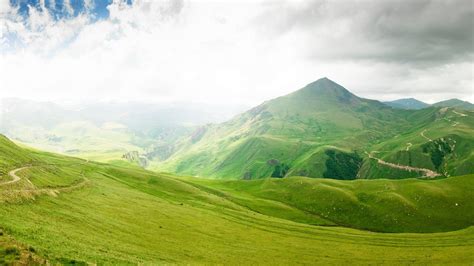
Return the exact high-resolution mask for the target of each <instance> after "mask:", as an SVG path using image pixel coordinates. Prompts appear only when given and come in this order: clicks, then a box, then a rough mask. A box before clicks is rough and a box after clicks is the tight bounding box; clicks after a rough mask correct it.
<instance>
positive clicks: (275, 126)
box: [152, 78, 474, 179]
mask: <svg viewBox="0 0 474 266" xmlns="http://www.w3.org/2000/svg"><path fill="white" fill-rule="evenodd" d="M456 112H457V111H456V110H452V109H445V108H444V109H440V108H425V109H422V110H401V109H396V108H391V107H389V106H387V105H385V104H382V103H380V102H378V101H373V100H368V99H363V98H360V97H357V96H355V95H353V94H352V93H350V92H349V91H348V90H346V89H345V88H343V87H342V86H340V85H338V84H336V83H335V82H333V81H331V80H329V79H327V78H323V79H320V80H317V81H316V82H313V83H311V84H308V85H307V86H305V87H304V88H302V89H300V90H298V91H296V92H294V93H291V94H289V95H286V96H283V97H279V98H276V99H273V100H271V101H267V102H265V103H263V104H261V105H259V106H257V107H255V108H253V109H251V110H249V111H247V112H245V113H243V114H241V115H239V116H237V117H235V118H234V119H232V120H230V121H228V122H225V123H222V124H217V125H209V126H205V127H201V128H199V130H197V131H195V132H194V133H193V134H192V135H191V136H189V137H187V138H183V139H182V140H181V141H180V142H178V143H177V144H176V145H175V148H174V150H175V152H174V154H173V155H172V156H171V157H170V158H169V159H167V160H165V161H161V162H156V163H155V164H154V165H153V164H152V167H153V168H154V169H159V170H165V171H170V172H175V173H179V174H186V175H195V176H208V177H215V178H234V179H255V178H262V177H270V176H273V177H284V176H290V175H300V176H309V177H327V178H336V179H355V178H401V177H402V178H403V177H416V176H422V175H423V174H422V173H417V172H410V171H405V170H401V169H394V168H390V167H388V169H387V167H386V166H384V165H380V164H378V163H376V162H374V160H373V159H370V158H369V156H368V155H367V154H366V152H367V153H369V152H370V153H369V154H371V152H372V151H379V148H380V147H385V146H384V145H385V143H387V145H391V148H390V149H388V151H389V152H390V154H384V157H383V158H388V159H392V157H393V156H395V155H393V154H392V153H393V152H394V153H397V152H401V151H403V150H406V147H407V143H412V144H411V145H415V144H416V145H419V146H416V147H414V148H413V149H412V150H411V151H412V153H414V154H415V153H416V155H415V156H414V157H420V158H421V157H423V158H424V157H427V156H428V157H429V156H432V154H431V155H430V152H429V151H428V150H433V147H431V148H429V147H428V148H423V147H421V145H423V144H426V145H429V144H427V142H429V141H428V139H427V138H422V137H420V133H421V132H423V130H430V129H433V130H435V129H438V128H441V129H442V130H438V131H437V135H438V136H439V137H438V138H443V137H449V136H453V135H456V136H457V138H458V140H459V141H463V142H465V143H468V144H469V143H472V138H473V137H472V136H473V135H474V123H473V121H472V114H471V113H466V114H462V115H464V116H461V115H458V114H456ZM458 120H459V121H458ZM449 123H451V124H449ZM455 123H458V124H456V125H455V126H452V127H451V126H450V127H447V128H444V127H445V126H446V125H453V124H455ZM461 129H462V130H461ZM427 132H430V131H427ZM400 136H412V137H413V138H414V139H412V138H407V139H405V138H401V137H400ZM420 138H421V139H420ZM469 145H471V144H469ZM417 147H418V148H419V149H418V150H417V149H415V148H417ZM463 149H464V148H463ZM458 150H459V149H458ZM371 156H374V155H371ZM387 156H388V157H387ZM434 156H437V155H434ZM470 156H471V154H470V152H468V151H467V149H464V151H462V152H461V153H459V154H457V155H456V156H454V155H453V156H444V157H443V158H442V159H441V161H442V163H443V165H444V164H446V165H447V167H445V168H447V171H442V174H446V175H454V174H456V175H459V174H469V173H473V170H472V168H469V167H467V165H466V166H463V167H462V168H461V170H456V167H457V166H459V165H463V162H462V161H466V162H468V161H470V158H471V157H470ZM393 163H396V161H393ZM409 163H411V164H408V165H410V166H413V167H421V166H423V167H427V168H429V169H430V170H433V171H441V170H440V168H439V166H437V165H436V164H428V165H426V164H425V163H424V162H423V161H422V160H421V159H420V160H418V159H415V160H413V161H410V162H409Z"/></svg>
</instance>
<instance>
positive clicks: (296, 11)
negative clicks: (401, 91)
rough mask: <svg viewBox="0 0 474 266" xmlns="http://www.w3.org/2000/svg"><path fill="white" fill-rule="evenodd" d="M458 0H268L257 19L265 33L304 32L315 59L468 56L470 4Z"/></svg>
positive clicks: (423, 60) (437, 60) (427, 60)
mask: <svg viewBox="0 0 474 266" xmlns="http://www.w3.org/2000/svg"><path fill="white" fill-rule="evenodd" d="M473 5H474V4H473V2H472V1H470V0H459V1H440V0H433V1H428V0H422V1H408V0H402V1H311V2H304V3H301V4H298V5H295V4H291V3H290V4H288V3H274V4H273V6H272V7H271V8H270V9H269V10H270V11H269V12H268V13H266V14H265V15H263V16H262V17H260V18H259V19H258V22H259V23H261V24H263V25H264V28H263V29H264V30H265V31H267V32H269V33H271V34H277V35H279V34H285V33H300V34H304V35H306V39H307V49H308V51H307V52H308V55H309V56H311V57H313V58H315V59H321V58H326V59H341V60H347V59H356V60H357V59H360V60H373V61H379V62H380V61H381V62H388V63H407V64H420V65H427V66H430V65H437V64H449V63H452V62H463V61H464V62H470V61H472V59H473V57H474V56H473V55H474V51H473V50H474V37H473V36H474V30H473V29H474V8H473Z"/></svg>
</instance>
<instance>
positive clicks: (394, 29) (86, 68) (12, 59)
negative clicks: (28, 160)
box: [0, 0, 474, 105]
mask: <svg viewBox="0 0 474 266" xmlns="http://www.w3.org/2000/svg"><path fill="white" fill-rule="evenodd" d="M473 59H474V8H473V3H472V1H470V0H457V1H449V0H444V1H441V0H440V1H435V0H432V1H428V0H417V1H412V0H406V1H405V0H403V1H401V0H400V1H356V0H354V1H349V0H347V1H345V0H344V1H276V0H270V1H255V0H254V1H243V0H240V1H188V0H184V1H181V0H177V1H144V0H141V1H138V0H136V1H130V0H128V1H101V0H55V1H54V0H24V1H22V0H11V1H9V0H0V97H20V98H27V99H34V100H50V101H109V100H111V101H129V100H133V101H147V102H173V101H181V102H182V101H194V102H204V103H216V102H218V103H229V104H246V105H253V104H258V103H260V102H262V101H264V100H267V99H270V98H274V97H277V96H280V95H283V94H286V93H289V92H291V91H294V90H296V89H298V88H301V87H303V86H304V85H305V84H307V83H309V82H312V81H314V80H316V79H318V78H321V77H325V76H326V77H328V78H330V79H332V80H334V81H336V82H338V83H339V84H341V85H343V86H344V87H346V88H347V89H349V90H350V91H352V92H353V93H355V94H357V95H359V96H362V97H366V98H373V99H379V100H393V99H397V98H406V97H415V98H418V99H420V100H423V101H426V102H435V101H439V100H443V99H448V98H455V97H456V98H460V99H463V100H468V101H471V102H474V95H473V91H474V80H473V79H474V77H473V75H474V73H473V71H474V70H473V69H474V63H473Z"/></svg>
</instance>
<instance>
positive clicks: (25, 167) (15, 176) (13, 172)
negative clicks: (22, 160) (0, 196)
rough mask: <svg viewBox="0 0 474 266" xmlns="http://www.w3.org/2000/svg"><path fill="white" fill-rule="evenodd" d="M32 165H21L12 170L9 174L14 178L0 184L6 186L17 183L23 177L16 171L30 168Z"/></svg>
mask: <svg viewBox="0 0 474 266" xmlns="http://www.w3.org/2000/svg"><path fill="white" fill-rule="evenodd" d="M30 167H31V166H23V167H20V168H17V169H14V170H11V171H10V172H8V175H9V176H10V177H11V178H13V179H12V180H10V181H7V182H3V183H0V186H5V185H9V184H13V183H16V182H18V181H20V180H21V178H20V177H19V176H17V175H16V173H17V172H19V171H21V170H24V169H27V168H30Z"/></svg>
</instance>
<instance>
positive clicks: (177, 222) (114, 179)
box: [0, 141, 474, 264]
mask: <svg viewBox="0 0 474 266" xmlns="http://www.w3.org/2000/svg"><path fill="white" fill-rule="evenodd" d="M0 145H2V148H3V147H4V146H8V145H11V143H8V142H6V141H2V142H0ZM11 147H12V149H13V148H14V149H17V150H18V151H17V152H16V153H15V154H19V155H20V157H22V156H24V155H27V154H29V155H30V156H32V157H34V158H35V159H34V160H35V161H34V164H36V165H37V167H33V168H29V169H26V170H24V171H25V172H20V173H19V174H22V176H23V178H25V177H27V176H30V177H29V179H30V180H31V182H32V183H33V185H35V186H36V187H37V188H36V189H39V190H40V191H44V190H45V189H46V188H47V189H49V190H47V191H49V192H50V191H53V190H56V193H49V192H48V193H37V194H34V193H33V194H24V193H18V194H17V195H13V194H12V190H11V189H12V188H9V187H0V200H1V201H3V203H2V204H0V226H1V227H2V229H3V231H4V232H6V233H8V234H9V235H11V236H13V237H15V239H16V240H18V241H20V242H21V243H24V244H25V245H28V246H30V247H32V248H33V249H34V250H35V253H37V254H38V255H41V256H42V257H44V258H46V259H48V260H49V261H50V262H53V263H54V262H63V263H65V262H70V261H71V260H76V261H85V262H97V263H113V264H117V263H121V264H122V263H152V262H154V263H156V262H163V263H173V262H180V263H242V262H245V263H268V264H270V263H277V262H278V263H294V262H295V261H294V260H295V258H298V262H301V263H308V264H309V263H311V264H314V263H315V262H319V263H324V264H327V263H336V264H341V263H352V264H353V263H360V264H365V263H368V262H369V261H371V262H376V263H392V264H400V263H402V264H409V263H413V262H417V263H472V262H473V261H474V257H473V255H472V250H473V248H474V228H473V227H469V228H466V229H462V230H460V231H454V232H447V233H430V234H381V233H371V232H366V231H359V230H355V229H348V228H343V227H320V226H311V225H307V224H304V223H297V222H294V221H299V222H305V223H318V224H328V225H330V224H333V222H332V221H329V220H327V219H325V217H318V216H317V215H314V214H312V213H311V212H313V211H314V210H313V209H311V208H322V209H325V208H336V209H334V210H335V211H336V210H337V211H338V212H339V213H340V215H341V216H345V217H347V218H350V217H354V219H350V220H351V221H353V222H354V224H353V225H352V226H354V227H359V226H360V224H357V222H358V221H364V223H365V224H367V223H374V224H376V223H379V222H380V221H378V220H376V221H374V220H372V219H361V218H360V215H361V214H360V213H359V209H357V208H356V207H357V204H355V203H354V204H352V203H351V202H354V200H353V198H354V197H358V199H359V201H362V200H363V201H364V202H363V203H364V204H365V205H366V206H371V208H373V210H374V211H375V212H376V213H378V214H379V213H380V210H383V209H388V210H401V211H404V210H406V207H405V206H404V204H405V200H403V201H400V199H399V198H400V197H406V201H413V202H412V203H413V204H416V206H417V207H418V208H419V210H418V211H419V212H421V213H422V215H419V216H417V218H416V219H415V220H410V219H408V217H407V216H405V215H404V214H400V215H399V216H394V217H397V219H401V221H405V222H406V224H405V225H404V224H403V223H402V224H401V226H405V227H404V228H405V229H407V230H406V231H413V230H415V229H416V228H417V227H416V226H415V227H409V226H408V224H412V223H418V222H420V223H426V224H427V227H426V228H427V229H426V230H425V231H444V230H451V229H458V228H460V227H462V226H469V225H472V223H471V224H469V221H471V222H472V220H473V219H472V218H471V217H469V216H466V214H468V213H470V212H469V210H472V202H473V201H472V194H468V193H467V192H465V193H464V194H463V193H461V192H462V191H472V183H471V182H470V180H473V179H472V178H473V177H472V176H470V177H464V179H461V178H449V179H445V180H439V181H434V182H427V181H418V180H403V181H385V180H379V181H375V182H373V183H372V182H368V181H366V182H362V181H356V182H341V181H334V180H320V179H314V180H313V179H307V178H288V179H281V180H274V179H270V180H256V181H232V182H227V181H221V182H219V181H205V180H200V179H192V178H190V179H186V180H177V179H175V178H173V177H172V176H168V175H165V174H156V173H152V172H147V171H144V170H140V169H136V168H124V167H118V166H111V165H104V164H98V163H90V162H84V161H82V160H76V159H71V158H66V157H59V156H52V155H49V154H44V153H40V152H35V151H28V150H24V149H20V148H18V147H14V146H11ZM2 151H3V149H2ZM36 158H38V159H36ZM46 164H47V165H46ZM42 165H46V166H42ZM84 177H86V178H87V179H88V180H89V182H88V183H87V185H85V186H83V187H80V188H77V189H71V190H60V189H61V188H63V187H64V186H67V185H74V184H75V183H76V182H78V180H81V179H82V178H84ZM469 178H470V179H469ZM49 179H51V180H49ZM22 181H23V180H22ZM22 181H20V182H22ZM203 182H209V183H206V184H204V183H203ZM384 182H387V183H384ZM22 186H26V187H25V188H26V189H31V188H30V187H27V186H28V185H27V184H26V182H25V183H19V184H15V185H14V187H13V189H19V190H21V189H23V188H22ZM397 186H398V188H397ZM404 186H407V187H408V188H410V189H407V192H406V193H405V194H402V195H401V196H400V197H398V196H395V197H389V196H387V195H389V194H387V193H389V192H388V191H386V190H387V189H393V190H394V191H395V192H393V193H394V195H395V194H396V193H401V192H400V191H398V190H399V188H400V187H404ZM314 188H316V189H314ZM41 189H42V190H41ZM216 189H219V190H223V191H224V192H222V193H217V192H216ZM397 189H398V190H397ZM420 189H421V191H423V192H419V190H420ZM355 190H357V191H359V192H358V193H362V192H363V191H365V193H366V194H367V195H365V196H360V195H355V194H354V195H350V194H351V193H355V192H354V191H355ZM417 190H418V192H416V191H417ZM313 191H316V192H319V193H315V192H313ZM351 191H352V192H351ZM378 193H381V194H382V196H380V197H379V196H375V195H377V194H378ZM12 195H13V196H14V197H13V198H12ZM384 195H385V196H387V197H385V196H384ZM411 197H420V199H422V201H421V202H419V201H416V200H414V199H412V198H411ZM328 199H330V200H332V201H329V202H326V203H325V202H324V201H325V200H328ZM427 202H431V204H428V205H425V204H427ZM454 202H456V203H457V202H459V206H458V208H459V211H458V210H456V209H445V210H446V213H447V212H451V213H452V214H451V217H446V216H445V215H435V217H432V219H434V220H435V221H437V222H438V225H435V224H434V223H432V222H429V221H428V220H427V218H426V217H425V215H424V214H426V213H428V214H429V213H435V212H436V211H439V210H440V209H443V208H448V207H449V208H451V204H452V203H454ZM341 206H345V209H337V208H340V207H341ZM394 206H395V207H394ZM396 206H398V207H396ZM308 208H309V209H308ZM397 208H400V209H397ZM377 211H378V212H377ZM282 218H283V219H282ZM303 219H306V220H303ZM331 219H333V220H336V219H334V217H331ZM381 221H382V222H383V223H384V224H385V225H386V226H387V228H388V229H391V228H401V227H400V224H398V223H394V220H393V219H381ZM390 221H391V224H390ZM412 225H413V224H412ZM396 226H398V227H396ZM410 228H411V230H410ZM393 231H396V230H393ZM421 231H423V230H421ZM196 243H199V244H196ZM0 250H1V249H0ZM400 254H403V255H404V256H403V257H401V256H400Z"/></svg>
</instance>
